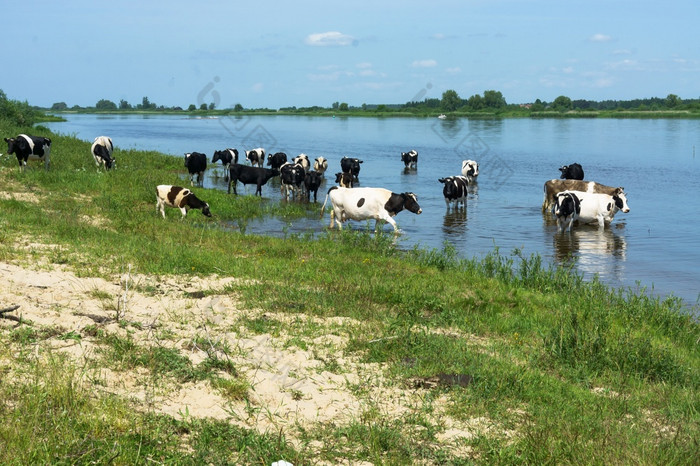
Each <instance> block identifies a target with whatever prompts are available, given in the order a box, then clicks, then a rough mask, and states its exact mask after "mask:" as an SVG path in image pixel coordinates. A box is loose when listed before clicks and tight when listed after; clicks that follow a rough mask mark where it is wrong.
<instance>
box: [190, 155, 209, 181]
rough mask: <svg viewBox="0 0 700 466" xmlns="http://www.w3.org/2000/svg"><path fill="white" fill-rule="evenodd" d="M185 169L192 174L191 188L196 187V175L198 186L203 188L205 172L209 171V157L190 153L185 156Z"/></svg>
mask: <svg viewBox="0 0 700 466" xmlns="http://www.w3.org/2000/svg"><path fill="white" fill-rule="evenodd" d="M185 167H187V171H188V172H189V173H190V186H194V176H195V175H197V186H202V183H203V182H204V170H206V169H207V156H206V155H204V154H202V153H201V152H188V153H186V154H185Z"/></svg>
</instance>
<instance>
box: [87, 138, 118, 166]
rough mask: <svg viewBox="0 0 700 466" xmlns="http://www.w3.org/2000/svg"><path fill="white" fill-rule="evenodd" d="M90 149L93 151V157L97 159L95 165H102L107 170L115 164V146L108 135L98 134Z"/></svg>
mask: <svg viewBox="0 0 700 466" xmlns="http://www.w3.org/2000/svg"><path fill="white" fill-rule="evenodd" d="M90 151H91V152H92V157H93V158H94V159H95V165H97V167H98V168H99V167H100V166H102V167H104V168H105V170H109V169H110V168H112V167H113V166H114V162H115V160H114V159H113V158H112V152H113V151H114V146H113V145H112V139H111V138H109V137H107V136H97V137H96V138H95V142H93V143H92V147H91V148H90Z"/></svg>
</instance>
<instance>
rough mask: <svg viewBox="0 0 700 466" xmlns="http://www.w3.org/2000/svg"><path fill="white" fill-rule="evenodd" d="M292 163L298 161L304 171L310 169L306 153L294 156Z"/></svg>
mask: <svg viewBox="0 0 700 466" xmlns="http://www.w3.org/2000/svg"><path fill="white" fill-rule="evenodd" d="M294 163H298V164H299V165H301V166H302V167H304V173H306V172H308V171H309V170H311V162H310V161H309V156H308V155H306V154H299V155H297V156H296V157H294Z"/></svg>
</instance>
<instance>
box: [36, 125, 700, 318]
mask: <svg viewBox="0 0 700 466" xmlns="http://www.w3.org/2000/svg"><path fill="white" fill-rule="evenodd" d="M66 118H67V119H68V121H67V122H61V123H49V124H44V125H45V126H48V127H50V128H51V129H52V130H53V131H57V132H61V133H64V134H75V135H76V136H77V137H79V138H81V139H84V140H87V141H92V140H93V139H94V138H95V137H96V136H99V135H107V136H110V137H111V138H112V139H113V141H114V144H115V146H116V147H118V148H121V149H130V148H133V149H143V150H157V151H160V152H164V153H167V154H172V155H173V156H175V157H179V158H182V156H183V154H184V153H185V152H192V151H198V152H204V153H205V154H207V157H208V159H209V160H211V157H212V154H213V152H214V150H220V149H224V148H227V147H234V148H237V149H238V150H239V152H240V153H241V160H244V156H243V150H244V149H248V150H249V149H252V148H255V147H264V148H265V149H266V151H267V152H268V153H270V152H278V151H281V152H286V153H287V155H288V156H290V158H291V157H294V156H296V155H298V154H299V153H302V152H303V153H306V154H307V155H308V156H309V158H310V159H312V160H313V159H314V158H316V157H318V156H324V157H326V158H327V159H328V160H329V169H328V172H327V175H326V180H325V182H324V185H322V187H321V189H319V193H318V196H319V199H318V203H319V204H322V203H323V200H324V198H325V193H326V191H327V189H328V188H329V187H330V186H332V185H333V184H334V183H333V181H334V176H333V174H334V173H336V172H338V171H340V159H341V158H342V157H343V156H349V157H357V158H360V159H361V160H363V161H364V163H363V164H362V166H361V171H360V177H359V178H360V185H361V186H376V187H385V188H388V189H391V190H392V191H395V192H406V191H411V192H414V193H416V194H417V196H418V200H419V203H420V204H421V207H422V209H423V213H422V214H421V215H414V214H411V213H410V212H401V213H400V214H399V215H398V216H397V217H396V220H397V223H398V224H399V227H400V228H401V230H402V235H401V236H400V238H399V239H398V242H399V245H400V246H401V247H405V248H412V247H414V246H415V245H418V246H420V247H424V248H438V249H440V248H442V247H443V246H444V244H445V243H446V242H447V243H450V244H451V245H453V246H454V248H455V249H456V251H457V252H458V253H459V254H460V255H461V256H462V257H467V258H471V257H474V256H476V257H478V258H480V257H483V256H484V255H486V254H488V253H489V252H492V251H493V250H494V247H498V248H499V250H500V252H501V254H509V253H510V252H511V251H512V250H513V249H516V248H517V249H519V250H521V251H522V253H523V254H524V255H530V254H533V253H536V254H539V255H540V256H541V257H542V259H543V260H544V261H545V263H555V264H561V265H568V264H571V263H574V267H575V269H576V270H577V271H579V272H581V273H583V274H584V276H585V277H586V278H592V277H593V276H594V275H598V276H599V278H600V279H601V281H603V282H604V283H607V284H609V285H611V286H614V287H624V288H632V289H634V290H636V289H638V288H645V289H646V290H647V292H653V293H654V294H658V295H661V296H667V295H670V294H673V295H675V296H678V297H680V298H682V299H683V300H685V302H686V303H688V304H689V305H695V304H696V303H697V300H698V296H699V293H700V234H698V231H700V217H699V216H698V215H697V213H698V212H700V196H698V193H700V176H699V175H700V161H699V160H698V158H696V156H695V147H696V146H700V121H698V120H676V119H663V120H637V119H627V120H624V119H620V120H617V119H503V120H467V119H457V120H450V119H447V120H437V119H425V118H383V119H382V118H377V119H374V118H340V117H339V118H329V117H300V116H251V117H247V116H246V117H240V118H233V117H220V118H202V119H197V118H183V117H182V116H160V115H158V116H152V115H148V116H143V115H67V116H66ZM410 149H415V150H417V151H418V153H419V162H418V168H417V170H411V171H406V170H404V167H403V164H402V163H401V161H400V153H401V152H405V151H408V150H410ZM52 152H53V151H52ZM53 157H54V154H53V153H52V158H53ZM55 157H60V151H58V150H57V151H56V154H55ZM86 157H89V154H86ZM464 159H474V160H477V161H479V163H480V171H481V174H480V176H479V178H478V182H477V183H476V184H475V185H474V186H472V187H471V191H470V194H469V198H468V201H467V208H466V209H465V210H459V211H454V210H453V209H450V210H449V211H448V210H447V209H446V206H445V202H444V199H443V196H442V185H441V184H440V183H439V182H438V181H437V180H438V178H441V177H444V176H448V175H455V174H459V171H460V167H461V162H462V160H464ZM573 162H578V163H580V164H581V165H582V166H583V168H584V170H585V173H586V179H587V180H594V181H598V182H600V183H603V184H607V185H612V186H623V187H624V188H625V191H626V193H627V195H628V201H629V206H630V209H631V211H630V212H629V213H628V214H623V213H618V214H617V216H616V217H615V220H614V221H613V223H612V224H611V225H610V226H609V227H606V228H605V229H604V230H602V231H599V230H598V228H597V227H592V226H585V225H584V226H578V227H574V229H573V231H572V232H571V233H568V234H567V233H565V234H559V233H557V232H556V225H555V224H554V222H553V220H552V219H551V218H550V217H549V216H548V215H543V214H542V212H541V204H542V186H543V184H544V182H545V181H546V180H548V179H551V178H557V177H558V175H559V171H558V168H559V167H560V166H561V165H564V164H569V163H573ZM117 167H119V163H118V162H117ZM217 172H218V174H219V175H221V174H222V171H221V169H220V166H216V167H215V166H212V165H211V164H210V167H209V169H208V171H207V175H206V177H205V181H204V187H207V188H213V189H223V190H225V189H226V184H225V182H224V181H223V179H222V178H221V177H220V176H216V175H217ZM183 182H184V181H183ZM254 190H255V188H254V186H248V187H247V188H244V187H243V186H242V185H239V186H238V191H239V194H241V195H252V194H253V192H254ZM263 198H265V199H266V200H267V201H268V202H286V201H283V200H282V198H281V195H280V192H279V181H278V180H273V181H272V182H270V183H268V185H266V186H264V187H263ZM149 201H150V200H149ZM312 202H313V200H312ZM212 211H214V212H215V211H216V206H212ZM328 224H329V218H328V207H326V213H325V215H324V217H323V219H319V217H318V214H317V213H316V212H313V213H310V215H309V216H308V217H307V218H303V219H298V220H294V221H293V222H285V221H283V220H280V219H264V220H262V221H257V220H255V221H250V222H247V223H246V224H245V225H244V227H243V228H244V229H245V232H246V233H247V234H268V235H274V236H279V237H284V236H285V235H290V234H305V233H313V234H316V233H320V232H322V231H325V230H326V229H327V228H328ZM367 225H368V224H367V223H366V222H349V225H348V226H349V227H350V228H354V229H360V228H367ZM369 227H370V228H373V227H374V222H370V223H369ZM232 228H240V226H238V225H232ZM384 230H385V231H387V232H389V231H390V230H391V227H390V226H389V225H385V227H384ZM572 261H573V262H572ZM465 286H466V284H465Z"/></svg>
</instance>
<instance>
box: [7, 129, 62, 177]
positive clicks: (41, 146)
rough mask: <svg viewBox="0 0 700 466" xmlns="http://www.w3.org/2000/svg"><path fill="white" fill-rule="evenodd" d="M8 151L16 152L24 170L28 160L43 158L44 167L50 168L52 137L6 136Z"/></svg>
mask: <svg viewBox="0 0 700 466" xmlns="http://www.w3.org/2000/svg"><path fill="white" fill-rule="evenodd" d="M5 142H6V143H7V153H8V154H15V156H16V157H17V162H18V163H19V169H20V170H24V169H25V167H26V166H27V160H43V161H44V168H45V169H46V170H48V169H49V164H50V156H51V139H49V138H44V137H41V136H27V135H26V134H20V135H19V136H17V137H16V138H5Z"/></svg>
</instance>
